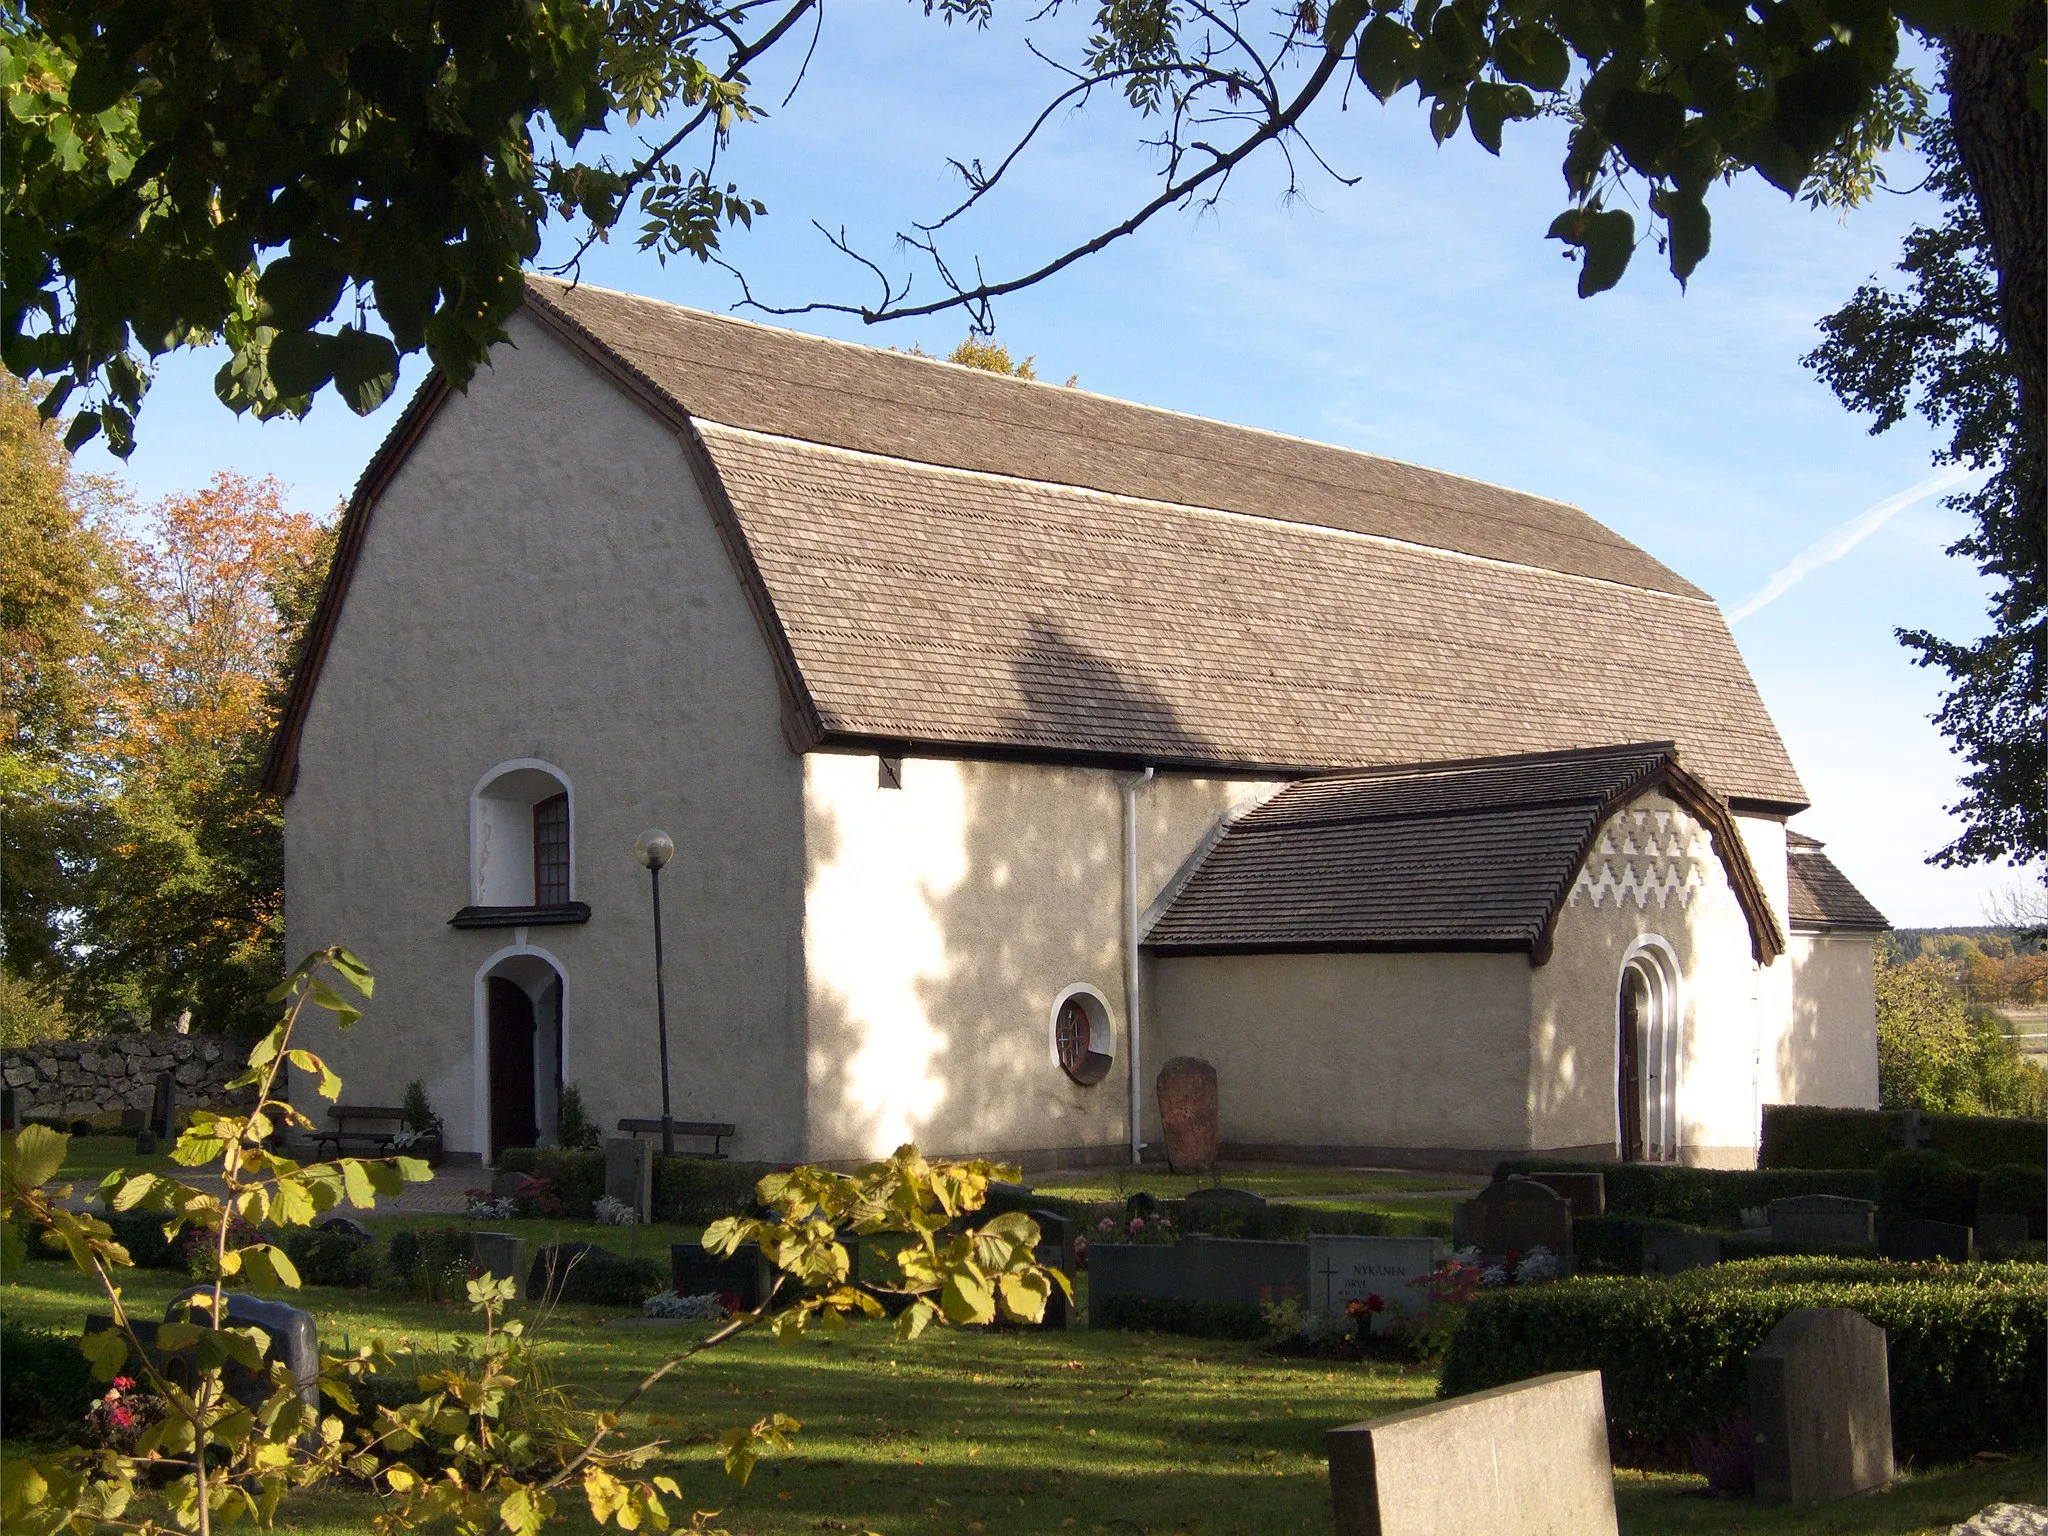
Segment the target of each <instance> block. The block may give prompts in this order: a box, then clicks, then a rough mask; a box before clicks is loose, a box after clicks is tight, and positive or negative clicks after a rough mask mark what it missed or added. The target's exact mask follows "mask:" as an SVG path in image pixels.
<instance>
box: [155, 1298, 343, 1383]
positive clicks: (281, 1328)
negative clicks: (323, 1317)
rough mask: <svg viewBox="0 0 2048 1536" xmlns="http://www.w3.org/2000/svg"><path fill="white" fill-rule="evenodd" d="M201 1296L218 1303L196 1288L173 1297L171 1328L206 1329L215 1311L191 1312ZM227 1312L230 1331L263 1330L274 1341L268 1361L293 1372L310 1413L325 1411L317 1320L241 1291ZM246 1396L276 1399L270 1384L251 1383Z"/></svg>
mask: <svg viewBox="0 0 2048 1536" xmlns="http://www.w3.org/2000/svg"><path fill="white" fill-rule="evenodd" d="M195 1296H201V1297H204V1298H206V1300H207V1301H208V1302H211V1301H212V1299H213V1287H212V1286H210V1285H196V1286H193V1287H192V1288H191V1289H190V1290H186V1291H181V1292H179V1293H178V1295H177V1296H175V1297H173V1298H172V1300H171V1304H170V1305H169V1306H167V1307H165V1308H164V1321H165V1322H185V1321H187V1320H188V1319H189V1320H190V1321H192V1322H195V1323H199V1324H202V1325H203V1324H205V1323H207V1322H209V1321H211V1319H212V1311H211V1308H210V1307H202V1308H199V1309H196V1310H192V1311H190V1312H188V1311H187V1309H186V1305H185V1304H186V1303H187V1302H188V1301H190V1300H191V1299H192V1298H193V1297H195ZM221 1304H222V1306H221V1309H222V1311H224V1312H226V1314H227V1326H228V1327H230V1328H261V1329H262V1330H263V1331H264V1332H265V1333H267V1334H269V1335H270V1346H269V1348H268V1349H266V1350H265V1351H264V1358H265V1359H268V1360H282V1361H283V1362H284V1363H285V1364H286V1365H288V1366H290V1367H291V1372H292V1379H293V1381H295V1382H296V1383H297V1384H298V1393H299V1400H300V1401H301V1402H303V1403H304V1404H305V1405H306V1406H307V1407H309V1408H318V1407H319V1406H320V1329H319V1326H318V1325H317V1324H316V1323H315V1322H314V1321H313V1314H312V1313H310V1312H307V1311H304V1310H302V1309H301V1308H298V1307H292V1306H287V1305H285V1303H283V1302H281V1301H267V1300H265V1299H264V1298H263V1297H261V1296H250V1295H247V1294H246V1293H244V1292H241V1291H229V1292H227V1293H225V1294H224V1295H223V1296H222V1297H221ZM244 1391H245V1392H247V1393H249V1394H250V1395H249V1396H244V1393H243V1392H237V1393H236V1394H235V1395H236V1397H237V1398H239V1399H240V1400H241V1401H243V1402H250V1401H251V1397H253V1399H254V1401H255V1402H261V1401H263V1399H264V1398H266V1397H268V1396H269V1395H270V1387H269V1384H268V1383H267V1382H259V1381H257V1380H255V1379H253V1378H252V1379H251V1380H249V1381H248V1382H247V1383H245V1386H244Z"/></svg>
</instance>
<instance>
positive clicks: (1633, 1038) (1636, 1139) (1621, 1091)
mask: <svg viewBox="0 0 2048 1536" xmlns="http://www.w3.org/2000/svg"><path fill="white" fill-rule="evenodd" d="M1642 1003H1643V984H1642V982H1641V980H1640V979H1639V978H1638V977H1637V976H1636V973H1635V971H1634V970H1633V969H1630V970H1627V971H1624V972H1623V973H1622V978H1621V1053H1620V1054H1621V1071H1620V1073H1619V1081H1618V1082H1617V1083H1616V1085H1615V1098H1616V1101H1617V1107H1618V1108H1619V1110H1620V1112H1621V1160H1622V1161H1623V1162H1625V1163H1637V1162H1641V1161H1642V1158H1643V1017H1642V1015H1643V1008H1642Z"/></svg>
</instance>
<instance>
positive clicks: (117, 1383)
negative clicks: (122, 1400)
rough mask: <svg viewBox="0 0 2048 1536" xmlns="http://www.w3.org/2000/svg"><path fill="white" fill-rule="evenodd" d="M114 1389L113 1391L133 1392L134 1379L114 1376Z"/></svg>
mask: <svg viewBox="0 0 2048 1536" xmlns="http://www.w3.org/2000/svg"><path fill="white" fill-rule="evenodd" d="M114 1387H115V1390H117V1391H121V1392H130V1391H133V1390H134V1388H135V1378H134V1377H133V1376H116V1377H115V1378H114Z"/></svg>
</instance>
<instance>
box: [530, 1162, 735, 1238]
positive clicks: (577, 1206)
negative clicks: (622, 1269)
mask: <svg viewBox="0 0 2048 1536" xmlns="http://www.w3.org/2000/svg"><path fill="white" fill-rule="evenodd" d="M498 1168H499V1170H500V1171H501V1172H506V1173H524V1174H529V1175H531V1176H534V1177H536V1178H543V1179H551V1180H553V1181H554V1185H555V1193H556V1194H557V1195H559V1196H560V1197H561V1200H562V1206H563V1214H564V1215H565V1216H568V1217H570V1218H571V1219H572V1220H577V1221H588V1220H589V1219H590V1213H591V1208H592V1207H593V1206H594V1205H596V1204H597V1201H598V1198H599V1197H600V1196H601V1195H603V1194H604V1153H602V1152H568V1151H564V1150H562V1149H561V1148H559V1147H508V1148H506V1149H505V1150H504V1151H503V1152H501V1153H499V1154H498ZM775 1168H776V1165H775V1164H773V1163H737V1162H732V1161H730V1160H728V1159H725V1158H709V1157H662V1156H661V1155H660V1154H658V1153H657V1154H656V1156H655V1159H654V1219H655V1220H656V1221H680V1222H685V1223H688V1222H702V1223H710V1222H713V1221H716V1220H718V1219H719V1218H720V1217H721V1216H736V1215H740V1214H741V1213H743V1212H746V1211H748V1210H751V1209H752V1208H753V1205H754V1186H755V1185H756V1184H757V1183H759V1182H760V1180H761V1177H762V1175H764V1174H769V1173H773V1172H774V1171H775Z"/></svg>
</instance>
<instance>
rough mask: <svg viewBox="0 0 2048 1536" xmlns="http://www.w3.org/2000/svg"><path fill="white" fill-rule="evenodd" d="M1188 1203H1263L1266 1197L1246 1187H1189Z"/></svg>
mask: <svg viewBox="0 0 2048 1536" xmlns="http://www.w3.org/2000/svg"><path fill="white" fill-rule="evenodd" d="M1186 1200H1187V1203H1188V1204H1189V1205H1264V1204H1265V1203H1266V1197H1265V1196H1264V1195H1255V1194H1253V1193H1252V1192H1251V1191H1250V1190H1248V1189H1229V1188H1222V1187H1219V1188H1216V1189H1191V1190H1189V1191H1188V1192H1187V1195H1186Z"/></svg>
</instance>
